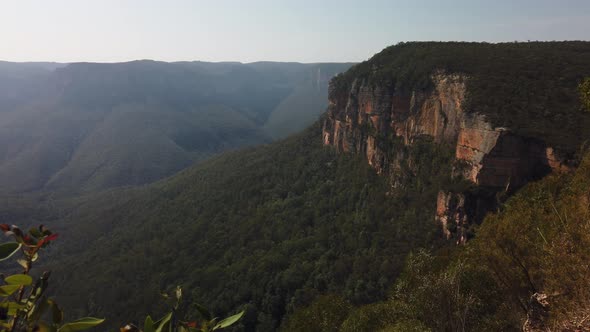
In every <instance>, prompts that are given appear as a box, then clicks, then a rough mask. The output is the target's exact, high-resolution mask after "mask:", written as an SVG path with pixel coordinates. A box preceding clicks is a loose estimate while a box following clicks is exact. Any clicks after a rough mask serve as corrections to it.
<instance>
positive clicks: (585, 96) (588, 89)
mask: <svg viewBox="0 0 590 332" xmlns="http://www.w3.org/2000/svg"><path fill="white" fill-rule="evenodd" d="M578 89H579V91H580V98H581V99H582V104H583V105H584V107H585V108H586V110H587V111H589V112H590V77H586V79H585V80H584V81H583V82H582V83H580V86H579V87H578Z"/></svg>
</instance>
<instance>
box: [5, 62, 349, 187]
mask: <svg viewBox="0 0 590 332" xmlns="http://www.w3.org/2000/svg"><path fill="white" fill-rule="evenodd" d="M348 67H350V64H300V63H275V62H258V63H250V64H241V63H234V62H225V63H207V62H175V63H166V62H157V61H149V60H142V61H133V62H126V63H113V64H104V63H73V64H59V63H41V62H37V63H10V62H0V142H2V144H0V186H1V188H0V192H8V193H14V192H28V191H37V190H45V189H48V190H68V191H72V190H75V191H89V190H91V191H92V190H100V189H106V188H111V187H118V186H125V185H141V184H145V183H149V182H152V181H154V180H158V179H160V178H163V177H166V176H168V175H171V174H173V173H175V172H177V171H179V170H181V169H183V168H185V167H187V166H189V165H191V164H193V163H195V162H199V161H202V160H204V159H205V158H207V157H209V156H211V155H213V154H216V153H219V152H221V151H224V150H228V149H236V148H239V147H243V146H249V145H255V144H261V143H267V142H270V141H271V140H272V139H279V138H283V137H286V136H288V135H290V134H292V133H294V132H297V131H300V130H302V129H303V128H305V127H307V126H308V125H310V124H311V123H313V122H314V121H315V120H316V119H317V118H318V116H319V115H320V114H321V113H323V112H324V110H325V108H326V106H327V87H328V82H329V80H330V78H332V77H333V76H334V75H336V74H338V73H339V72H342V71H345V70H346V69H348Z"/></svg>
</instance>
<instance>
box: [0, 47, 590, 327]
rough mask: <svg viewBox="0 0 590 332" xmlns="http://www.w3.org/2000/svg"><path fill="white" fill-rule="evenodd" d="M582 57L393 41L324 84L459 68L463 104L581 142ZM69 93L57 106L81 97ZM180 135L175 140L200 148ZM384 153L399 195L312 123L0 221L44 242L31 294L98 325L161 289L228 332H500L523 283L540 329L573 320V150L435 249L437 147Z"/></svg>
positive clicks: (585, 182) (584, 239)
mask: <svg viewBox="0 0 590 332" xmlns="http://www.w3.org/2000/svg"><path fill="white" fill-rule="evenodd" d="M589 50H590V47H589V46H588V43H581V42H567V43H523V44H512V43H510V44H472V43H407V44H399V45H396V46H393V47H390V48H387V49H385V50H384V51H383V52H382V53H380V54H378V55H376V56H375V57H373V58H372V59H371V60H369V61H367V62H364V63H362V64H360V65H358V66H355V67H353V68H352V69H351V70H350V71H348V72H347V73H346V74H344V75H341V76H338V78H337V79H335V80H334V85H333V87H334V88H336V89H343V90H342V91H346V89H345V88H346V87H347V86H349V85H350V84H352V81H353V80H354V79H365V80H368V81H369V82H372V83H373V84H383V85H384V86H389V87H390V88H392V89H397V90H399V91H402V92H403V93H405V92H407V91H410V90H413V89H429V88H430V84H431V82H430V74H431V73H432V72H433V71H435V70H439V69H444V70H447V71H449V72H463V73H466V74H467V75H468V76H469V81H468V82H469V83H468V84H469V87H468V88H469V96H468V98H469V111H474V112H482V113H484V114H486V115H487V116H488V117H489V118H490V119H491V120H492V121H493V122H494V123H495V124H496V125H503V126H508V127H510V128H511V129H513V130H514V131H515V132H517V133H520V134H523V135H525V136H527V137H537V138H539V137H542V138H543V139H544V140H545V141H546V142H547V143H549V144H554V145H555V146H557V147H560V148H563V149H564V150H563V151H567V152H572V151H581V150H582V149H581V148H580V146H582V145H583V144H582V143H583V142H584V140H585V138H586V136H587V135H588V132H590V131H588V130H583V129H584V128H590V122H588V119H589V117H590V113H588V112H585V111H583V110H582V105H585V104H587V103H588V95H589V94H588V92H589V89H590V87H589V84H588V83H587V81H586V83H583V82H584V81H583V79H582V78H583V76H587V75H588V74H589V73H590V66H589V64H590V63H588V60H587V59H588V52H589ZM543 59H544V60H543ZM565 64H567V66H566V65H565ZM191 65H192V66H199V64H198V63H193V64H191ZM535 66H537V67H535ZM535 68H536V69H535ZM216 70H217V69H216ZM80 75H81V77H82V76H83V75H82V74H80ZM502 75H507V76H502ZM580 83H581V84H580ZM405 90H407V91H405ZM137 93H141V91H139V90H138V92H137ZM580 95H581V96H582V98H581V99H580V98H579V97H580ZM79 96H80V95H79V94H76V95H75V97H76V98H74V99H72V100H70V102H71V103H73V104H76V103H80V102H84V99H83V98H82V99H77V98H78V97H79ZM543 96H544V97H543ZM90 97H92V96H90ZM484 97H485V98H484ZM540 97H543V98H545V99H543V98H540ZM92 98H94V97H92ZM478 98H479V99H478ZM297 105H302V104H300V99H299V97H297V96H296V98H294V100H293V101H288V100H287V101H286V104H285V105H283V106H281V107H283V108H284V109H285V110H287V111H286V112H285V114H287V113H288V111H289V110H290V109H292V108H297V107H299V106H297ZM302 107H303V106H302ZM244 112H245V113H242V115H243V116H244V117H247V118H248V117H249V116H248V115H247V113H248V112H247V110H244ZM221 113H222V114H224V112H221ZM279 115H280V114H279ZM267 116H268V114H267ZM229 117H230V118H231V119H235V118H234V117H232V116H229ZM248 119H249V121H250V122H254V123H256V122H257V121H258V120H257V119H256V118H248ZM157 122H158V121H157V119H156V120H154V121H153V123H157ZM181 122H182V121H181ZM123 123H124V122H123ZM276 123H277V124H278V123H283V124H284V123H285V122H284V121H277V122H276ZM105 136H109V135H108V133H106V135H105ZM195 137H196V136H194V137H193V136H190V137H184V138H185V140H184V142H185V144H186V145H191V144H199V143H200V142H202V140H200V139H199V138H198V137H197V138H195ZM180 141H183V139H180ZM395 148H396V149H398V151H396V152H397V153H399V154H400V155H403V156H405V159H403V160H401V161H400V165H399V169H400V172H402V174H400V176H399V178H400V179H401V181H403V185H402V186H400V187H399V188H392V187H391V185H390V183H389V182H388V181H387V179H386V178H384V177H381V176H378V175H377V174H376V173H375V171H374V170H373V169H372V168H371V167H370V166H369V165H368V164H367V162H366V160H365V159H364V158H363V156H359V155H354V154H339V153H337V152H336V151H335V150H334V149H332V148H331V147H326V146H323V145H322V141H321V128H320V125H319V123H316V124H315V125H313V126H312V127H310V128H308V129H307V130H305V131H304V132H302V133H300V134H298V135H295V136H292V137H290V138H288V139H285V140H282V141H279V142H275V143H272V144H268V145H262V146H259V147H256V148H248V149H245V150H241V151H235V152H229V153H225V154H223V155H220V156H216V157H213V158H212V159H209V160H207V161H204V162H202V163H200V164H198V165H195V166H192V167H190V168H187V169H185V170H183V171H181V172H179V173H177V174H176V175H174V176H172V177H170V178H167V179H164V180H161V181H159V182H156V183H154V184H152V185H149V186H143V187H129V188H119V189H109V190H103V191H100V192H90V191H89V192H86V193H84V194H81V195H76V196H73V195H72V196H70V195H67V193H63V192H62V193H51V192H49V193H36V194H33V195H22V196H14V195H6V196H0V199H1V201H0V217H2V218H3V219H8V218H10V219H11V220H14V222H15V223H16V222H18V223H21V224H24V225H25V226H26V225H30V224H34V223H39V222H46V223H47V222H49V223H52V224H53V225H54V226H53V227H52V228H53V229H55V231H57V232H58V233H59V234H60V240H59V241H56V242H55V243H54V244H53V245H52V247H51V248H49V250H48V255H49V256H48V259H47V260H43V261H42V262H41V263H40V264H43V266H42V268H47V269H51V270H52V271H53V274H52V288H50V289H48V291H49V292H52V293H53V294H54V295H55V297H56V299H57V300H58V302H59V303H60V304H61V305H63V308H64V309H65V312H66V315H68V316H69V319H71V318H74V317H80V316H86V315H92V316H96V317H107V318H108V320H107V321H106V323H105V325H104V326H105V328H113V329H114V328H118V327H120V326H121V325H122V324H125V323H127V322H130V321H131V322H133V321H135V322H139V321H141V320H143V319H144V318H145V315H146V314H150V315H152V316H154V315H157V314H158V313H160V312H163V311H164V310H165V309H166V305H165V304H164V302H163V301H162V297H161V293H162V292H170V291H174V290H175V289H176V287H177V286H182V289H183V290H184V296H183V299H184V301H185V302H184V303H183V304H182V305H183V306H185V308H189V309H191V310H192V309H194V308H195V306H194V303H204V304H206V305H207V306H208V307H209V308H210V309H211V311H212V312H213V313H214V314H216V315H219V316H225V315H231V314H234V313H236V312H238V311H241V310H244V316H243V317H242V319H241V320H240V321H239V323H238V324H237V325H236V326H235V329H236V330H241V331H254V330H257V331H272V330H276V329H283V330H285V331H316V330H321V331H330V330H333V331H337V330H338V331H339V330H343V331H378V330H383V331H428V330H431V331H456V330H466V331H499V330H502V331H512V330H514V331H516V330H519V329H520V328H521V326H522V323H523V320H524V319H525V317H526V314H527V310H528V309H529V307H530V305H529V304H528V303H529V301H530V298H531V295H532V294H533V293H535V292H539V293H543V294H547V295H548V296H549V297H550V298H549V302H550V303H551V305H552V311H551V314H550V316H549V319H548V320H547V322H546V324H547V326H550V327H552V328H559V327H570V326H575V325H576V324H578V323H579V321H580V320H581V319H583V317H584V313H585V312H587V310H588V309H587V308H588V307H589V306H590V304H589V303H590V302H588V301H589V300H588V297H587V295H586V293H587V292H586V289H587V288H588V286H590V285H588V282H587V280H590V276H588V275H587V269H586V267H587V263H585V262H587V261H588V258H590V257H589V256H590V254H589V253H588V249H587V248H588V244H589V243H588V241H589V240H588V236H587V234H586V233H587V231H588V229H587V226H588V225H587V224H588V220H589V219H588V217H589V215H588V200H589V199H590V198H588V197H589V196H588V195H589V193H588V187H589V184H590V182H589V181H590V180H589V179H590V173H589V172H590V170H589V168H590V159H588V158H586V159H585V160H584V161H583V162H581V164H580V167H579V169H578V170H577V172H576V173H575V174H573V173H572V174H562V175H552V176H550V177H548V178H546V179H544V180H542V181H540V182H537V183H532V184H529V185H528V186H526V187H525V188H524V189H523V190H522V191H521V192H520V193H518V194H517V195H516V196H514V197H513V198H512V199H510V200H508V202H507V203H506V204H505V205H503V206H501V207H500V208H499V210H498V211H497V212H496V213H495V214H493V215H490V216H488V218H487V219H486V220H485V221H484V223H483V224H482V225H472V226H473V229H474V230H475V232H476V237H475V239H474V240H472V241H470V242H468V244H467V245H466V246H465V247H453V246H452V245H450V244H449V243H448V242H446V241H444V240H443V237H442V234H440V233H441V230H440V229H439V227H438V225H436V224H435V222H434V215H435V205H436V197H437V193H438V191H439V190H440V189H442V188H445V189H453V188H455V189H456V188H464V186H465V182H463V181H461V180H460V179H457V178H452V174H453V171H452V169H453V168H454V167H456V166H460V165H455V164H454V163H455V161H454V147H452V146H446V145H440V144H435V143H433V142H432V141H431V140H430V139H428V138H427V137H422V138H419V139H417V140H416V141H415V142H414V144H413V145H411V146H404V145H402V144H397V145H395ZM400 150H401V151H400ZM400 188H403V190H402V189H400ZM472 189H473V190H475V191H477V190H479V189H480V188H472ZM502 199H504V198H502ZM11 206H12V207H11ZM31 207H34V208H33V209H30V208H31ZM574 303H575V305H574ZM195 310H196V309H195ZM188 311H190V310H188ZM193 312H194V310H193ZM580 317H582V318H580Z"/></svg>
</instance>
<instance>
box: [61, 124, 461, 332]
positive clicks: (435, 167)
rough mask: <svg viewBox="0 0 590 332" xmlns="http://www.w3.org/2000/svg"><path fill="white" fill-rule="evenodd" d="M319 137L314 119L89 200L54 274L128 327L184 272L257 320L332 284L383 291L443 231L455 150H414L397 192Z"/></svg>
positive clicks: (358, 299)
mask: <svg viewBox="0 0 590 332" xmlns="http://www.w3.org/2000/svg"><path fill="white" fill-rule="evenodd" d="M319 137H320V127H319V125H317V124H316V125H314V126H313V127H312V128H311V129H309V130H307V131H306V132H305V133H303V134H300V135H298V136H295V137H293V138H290V139H288V140H286V141H281V142H277V143H274V144H272V145H269V146H265V147H259V148H254V149H250V150H246V151H242V152H236V153H230V154H226V155H223V156H220V157H216V158H213V159H212V160H209V161H206V162H204V163H202V164H201V165H200V166H196V167H193V168H190V169H188V170H185V171H183V172H181V173H179V174H178V175H175V176H174V177H172V178H170V179H168V180H166V181H164V182H159V183H157V184H155V185H153V186H150V187H148V188H145V189H143V190H140V191H135V192H125V193H117V192H114V193H109V194H108V195H99V196H92V197H88V198H86V199H84V200H83V201H82V202H80V201H78V203H76V204H78V205H77V207H76V208H75V209H74V213H73V214H71V215H70V217H69V218H68V220H69V221H67V222H66V224H65V225H62V227H61V229H60V233H61V234H62V237H63V238H65V239H67V241H64V243H63V244H62V245H61V246H60V247H56V248H55V250H56V251H57V252H59V253H61V254H60V255H63V256H64V257H63V258H61V259H59V262H60V263H59V266H57V267H56V268H55V269H54V272H53V273H54V275H55V276H59V277H56V278H59V279H60V280H61V282H60V284H61V285H62V286H65V285H68V286H67V287H60V289H61V291H60V296H61V299H60V303H62V304H63V305H64V306H65V307H66V308H67V312H74V313H76V314H78V313H82V312H85V311H91V312H94V314H98V315H105V316H107V317H110V319H111V324H113V326H116V324H118V323H119V322H121V321H123V320H125V319H130V318H133V319H139V318H140V316H141V315H142V313H145V312H152V310H155V309H156V308H158V304H160V303H161V301H159V300H158V294H159V291H160V290H161V289H164V288H167V287H170V286H174V285H176V284H181V285H183V286H184V287H185V289H186V290H187V292H189V293H190V294H191V297H192V298H191V300H192V301H201V302H203V303H207V304H208V305H209V306H211V309H213V311H214V312H217V313H223V312H229V311H230V310H233V309H235V308H238V307H243V308H246V309H247V310H248V314H247V317H248V318H245V319H244V321H243V324H244V326H245V329H246V330H249V331H250V330H253V329H255V328H256V329H257V330H259V331H270V330H274V329H276V327H277V326H278V324H279V323H280V321H281V319H282V318H283V317H284V316H285V315H286V314H287V313H289V312H291V311H292V310H293V309H294V308H296V307H298V306H300V305H303V304H306V303H308V302H309V301H310V300H311V299H313V298H315V297H316V296H317V295H318V294H320V293H322V292H327V291H328V292H338V293H342V294H346V296H347V297H348V298H349V299H350V300H351V301H353V302H354V303H367V302H372V301H375V300H379V299H383V298H384V296H385V294H386V290H387V286H388V285H389V283H391V282H392V281H393V280H394V279H395V277H396V275H397V274H398V273H399V271H400V267H401V265H402V264H403V261H404V257H405V255H406V254H407V253H408V252H409V251H410V250H411V249H413V248H415V247H417V246H429V244H430V243H432V241H433V239H435V238H439V237H440V235H439V236H436V235H434V233H435V232H436V228H435V225H434V223H433V222H432V218H431V216H432V214H433V213H434V208H435V204H434V199H435V197H436V188H438V187H439V186H440V185H441V182H445V181H449V179H448V174H449V172H450V160H451V159H450V158H451V153H450V151H448V150H447V149H445V148H444V147H440V151H437V150H436V147H435V146H431V145H430V144H429V143H425V144H424V145H423V146H421V147H420V148H419V149H418V148H417V149H416V150H415V151H409V153H412V154H415V155H416V157H417V158H419V160H420V167H418V169H417V175H416V177H415V179H414V180H411V181H409V183H408V187H407V188H406V190H405V191H403V192H399V193H396V194H395V195H392V193H391V192H390V189H389V186H388V185H387V183H386V181H384V179H382V178H381V177H379V176H378V175H377V174H375V172H374V171H373V170H372V169H371V168H370V167H368V166H367V165H366V163H365V162H364V161H363V160H362V159H360V158H357V157H356V156H339V155H338V154H336V153H335V151H334V150H333V149H331V148H326V147H322V145H321V141H320V140H319ZM444 151H446V152H444ZM130 276H133V277H130ZM101 285H116V286H115V287H107V288H104V287H103V286H101ZM81 293H83V294H86V296H83V297H80V296H79V295H78V294H81Z"/></svg>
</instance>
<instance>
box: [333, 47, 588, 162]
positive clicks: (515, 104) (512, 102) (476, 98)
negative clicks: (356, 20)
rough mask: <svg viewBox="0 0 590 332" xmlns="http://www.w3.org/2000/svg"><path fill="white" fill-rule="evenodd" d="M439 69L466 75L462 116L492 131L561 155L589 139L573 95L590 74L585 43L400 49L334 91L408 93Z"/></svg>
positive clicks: (428, 84)
mask: <svg viewBox="0 0 590 332" xmlns="http://www.w3.org/2000/svg"><path fill="white" fill-rule="evenodd" d="M438 70H442V71H445V72H448V73H463V74H465V75H467V76H468V77H469V80H468V81H467V105H466V106H465V108H466V110H467V111H469V112H477V113H481V114H484V115H486V117H487V118H488V119H489V120H490V121H491V122H492V123H493V125H494V126H497V127H508V128H510V129H512V130H513V131H515V132H516V133H518V134H520V135H522V136H525V137H534V138H540V139H542V140H544V141H545V142H547V143H548V144H549V145H551V146H553V147H556V148H558V149H560V150H561V151H566V152H575V151H576V149H577V147H578V146H579V144H580V143H581V142H582V141H584V140H587V139H590V131H588V130H587V128H590V114H588V113H585V112H583V111H582V108H581V103H580V98H579V97H578V89H577V87H578V84H579V83H580V82H582V79H583V78H584V77H586V76H588V75H590V42H581V41H579V42H578V41H570V42H528V43H499V44H489V43H466V42H410V43H400V44H397V45H395V46H391V47H388V48H386V49H384V50H383V51H381V52H380V53H378V54H376V55H375V56H373V57H372V58H371V59H369V60H368V61H365V62H363V63H360V64H358V65H355V66H353V67H352V68H351V69H350V70H348V71H347V72H346V73H344V74H341V75H339V76H337V77H336V79H334V81H333V87H334V88H336V89H338V90H340V92H339V93H346V91H348V90H349V89H350V87H351V86H352V82H353V81H354V80H359V81H365V82H366V83H368V84H371V85H380V86H381V87H389V88H390V89H393V90H394V91H397V92H398V93H401V94H408V93H411V91H413V90H424V89H430V88H432V81H431V75H432V74H433V73H434V72H436V71H438Z"/></svg>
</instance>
